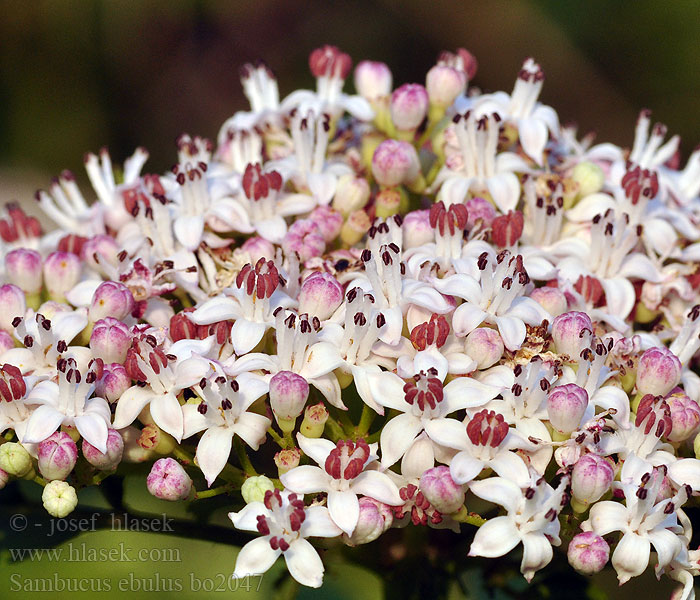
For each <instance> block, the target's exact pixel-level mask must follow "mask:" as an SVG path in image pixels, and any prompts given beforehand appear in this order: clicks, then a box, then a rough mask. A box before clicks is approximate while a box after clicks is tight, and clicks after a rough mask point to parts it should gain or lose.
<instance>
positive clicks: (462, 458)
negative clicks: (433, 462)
mask: <svg viewBox="0 0 700 600" xmlns="http://www.w3.org/2000/svg"><path fill="white" fill-rule="evenodd" d="M483 468H484V463H483V462H482V461H480V460H479V459H477V458H474V457H473V456H472V455H471V454H469V452H459V453H458V454H456V455H455V457H454V458H453V459H452V462H451V463H450V475H451V476H452V479H454V481H455V483H459V484H460V485H461V484H463V483H469V482H470V481H472V480H473V479H474V478H475V477H476V476H477V475H478V474H479V473H481V471H482V470H483Z"/></svg>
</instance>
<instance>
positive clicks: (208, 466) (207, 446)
mask: <svg viewBox="0 0 700 600" xmlns="http://www.w3.org/2000/svg"><path fill="white" fill-rule="evenodd" d="M232 441H233V431H231V430H230V429H229V428H227V427H211V428H210V429H207V430H206V431H205V432H204V434H203V435H202V439H200V440H199V444H197V464H198V465H199V468H200V469H201V470H202V473H204V477H205V478H206V480H207V485H208V486H209V487H211V484H212V483H214V480H215V479H216V478H217V477H218V475H219V473H221V471H223V469H224V466H226V463H227V462H228V456H229V454H230V453H231V442H232Z"/></svg>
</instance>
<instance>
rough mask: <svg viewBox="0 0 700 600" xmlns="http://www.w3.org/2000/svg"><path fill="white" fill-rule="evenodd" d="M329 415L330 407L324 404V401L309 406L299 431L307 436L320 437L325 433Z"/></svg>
mask: <svg viewBox="0 0 700 600" xmlns="http://www.w3.org/2000/svg"><path fill="white" fill-rule="evenodd" d="M328 416H329V415H328V409H327V408H326V407H325V406H324V405H323V402H319V403H318V404H314V405H313V406H307V407H306V410H305V411H304V420H303V421H302V422H301V426H300V427H299V433H301V435H303V436H304V437H307V438H320V437H321V436H322V435H323V429H324V428H325V426H326V421H328Z"/></svg>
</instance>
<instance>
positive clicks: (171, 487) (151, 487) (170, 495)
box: [146, 458, 192, 502]
mask: <svg viewBox="0 0 700 600" xmlns="http://www.w3.org/2000/svg"><path fill="white" fill-rule="evenodd" d="M146 487H147V488H148V491H149V492H150V493H151V495H153V496H155V497H156V498H159V499H160V500H168V501H169V502H176V501H178V500H185V499H187V498H188V497H189V495H190V492H191V491H192V480H191V479H190V476H189V475H188V474H187V473H186V472H185V469H183V468H182V467H181V466H180V463H178V462H177V461H176V460H175V459H173V458H160V459H158V460H157V461H156V462H155V463H153V467H152V468H151V472H150V473H149V474H148V477H146Z"/></svg>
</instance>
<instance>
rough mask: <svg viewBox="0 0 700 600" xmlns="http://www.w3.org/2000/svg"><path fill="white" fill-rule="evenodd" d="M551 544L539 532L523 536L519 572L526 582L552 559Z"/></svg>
mask: <svg viewBox="0 0 700 600" xmlns="http://www.w3.org/2000/svg"><path fill="white" fill-rule="evenodd" d="M552 555H553V552H552V544H550V543H549V540H548V539H547V538H546V537H544V534H541V533H528V534H527V535H525V536H524V537H523V560H522V562H521V563H520V572H521V573H522V574H523V575H524V577H525V579H527V581H528V582H530V581H532V578H533V577H534V575H535V572H536V571H539V570H540V569H542V568H543V567H546V566H547V565H548V564H549V563H550V561H551V560H552Z"/></svg>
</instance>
